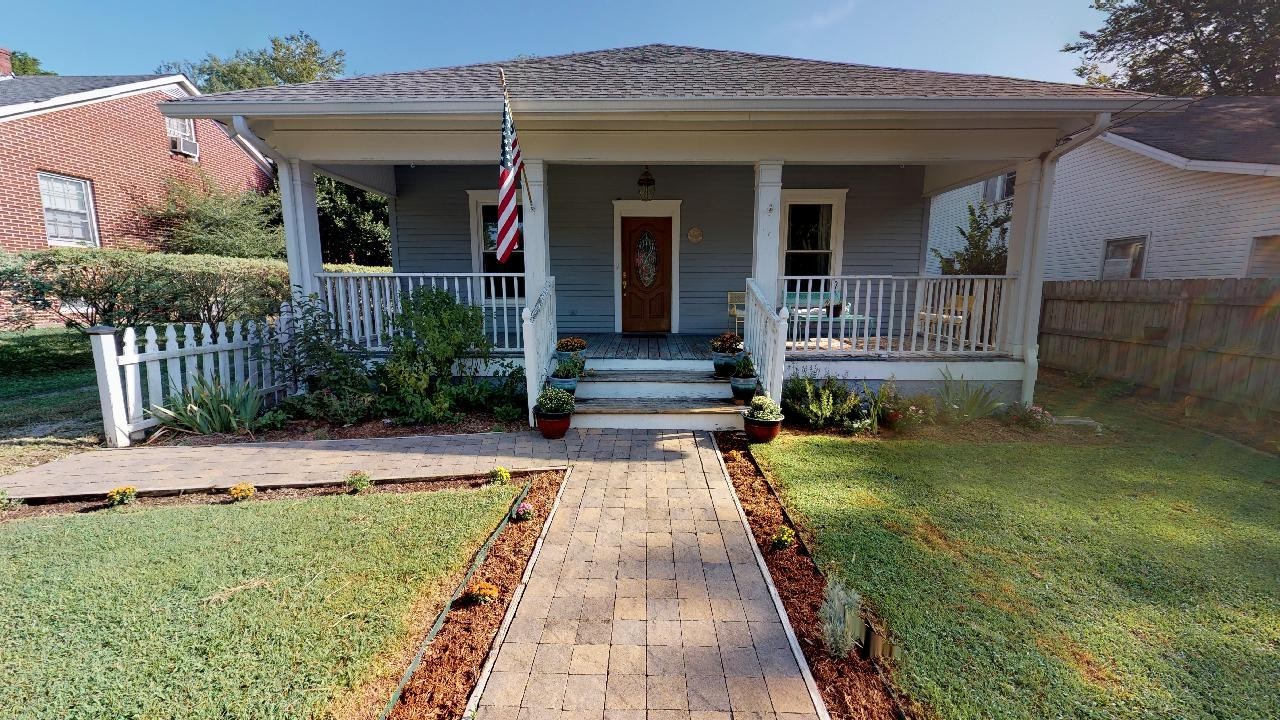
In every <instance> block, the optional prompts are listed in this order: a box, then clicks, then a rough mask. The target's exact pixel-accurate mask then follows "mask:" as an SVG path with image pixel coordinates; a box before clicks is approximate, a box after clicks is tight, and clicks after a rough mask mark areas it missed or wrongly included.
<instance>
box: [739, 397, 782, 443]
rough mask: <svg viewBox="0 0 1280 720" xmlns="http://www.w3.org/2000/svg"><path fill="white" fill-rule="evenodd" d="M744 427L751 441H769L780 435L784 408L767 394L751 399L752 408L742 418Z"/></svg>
mask: <svg viewBox="0 0 1280 720" xmlns="http://www.w3.org/2000/svg"><path fill="white" fill-rule="evenodd" d="M742 429H743V430H745V431H746V433H747V439H748V440H750V441H751V442H760V443H767V442H769V441H770V440H773V439H774V438H776V437H778V431H780V430H781V429H782V410H781V408H779V407H778V403H776V402H774V401H773V400H772V399H770V398H769V397H768V396H767V395H760V396H758V397H756V398H754V399H752V401H751V409H749V410H747V414H746V415H744V416H743V418H742Z"/></svg>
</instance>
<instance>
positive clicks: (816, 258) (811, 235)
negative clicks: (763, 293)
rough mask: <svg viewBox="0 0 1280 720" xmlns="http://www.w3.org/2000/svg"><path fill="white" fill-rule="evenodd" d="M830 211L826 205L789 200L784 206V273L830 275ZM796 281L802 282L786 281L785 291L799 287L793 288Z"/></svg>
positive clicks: (829, 206) (831, 253) (830, 208)
mask: <svg viewBox="0 0 1280 720" xmlns="http://www.w3.org/2000/svg"><path fill="white" fill-rule="evenodd" d="M832 212H833V208H832V206H831V205H828V204H818V203H790V204H788V205H787V223H786V251H785V256H784V258H783V274H784V275H818V276H821V277H827V276H830V275H831V274H832V270H833V263H832V260H833V251H832V242H831V217H832ZM798 282H801V283H802V281H796V280H792V281H789V283H788V287H787V292H797V291H798V290H800V288H799V287H795V285H796V283H798ZM802 284H807V283H802ZM804 289H805V290H808V289H809V288H808V287H806V288H804Z"/></svg>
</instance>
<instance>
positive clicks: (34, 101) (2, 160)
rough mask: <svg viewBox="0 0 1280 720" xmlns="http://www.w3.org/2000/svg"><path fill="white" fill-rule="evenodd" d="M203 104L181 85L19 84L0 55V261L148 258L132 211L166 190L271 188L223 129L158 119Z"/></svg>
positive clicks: (265, 172) (115, 79)
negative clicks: (27, 253) (74, 255)
mask: <svg viewBox="0 0 1280 720" xmlns="http://www.w3.org/2000/svg"><path fill="white" fill-rule="evenodd" d="M199 94H200V93H199V91H198V90H196V88H195V87H194V86H193V85H192V84H191V82H190V81H189V80H187V79H186V78H185V77H183V76H182V75H122V76H17V77H15V76H14V75H13V73H12V67H11V65H10V53H9V51H8V50H5V49H0V250H3V251H8V252H19V251H24V250H38V249H41V248H47V247H50V246H72V247H75V246H83V247H103V248H156V247H157V246H156V238H155V237H154V233H153V232H151V231H150V230H149V228H148V226H147V223H146V222H144V221H143V220H142V218H141V216H140V214H139V212H138V211H139V209H140V208H142V207H145V206H151V205H155V204H157V203H159V202H161V201H162V200H163V199H164V197H165V181H166V180H167V179H169V178H178V179H181V180H183V181H187V182H195V183H199V182H202V178H203V177H208V178H210V179H211V180H212V181H213V182H214V183H215V184H216V185H217V186H218V187H220V188H222V189H223V190H227V191H236V190H245V189H265V188H267V187H269V186H270V184H271V174H270V166H269V165H268V164H267V162H266V160H264V159H263V158H262V156H261V155H259V154H258V153H257V152H255V151H253V150H252V149H250V148H248V147H246V146H244V145H242V144H241V142H242V141H237V140H234V139H232V137H231V134H229V133H228V132H226V131H225V130H224V128H223V126H222V125H220V124H219V123H217V122H214V121H213V120H205V119H196V120H176V119H166V118H165V117H164V116H163V115H161V114H160V111H159V109H158V105H159V104H161V103H164V102H167V101H169V100H173V99H176V98H184V97H190V96H193V95H199Z"/></svg>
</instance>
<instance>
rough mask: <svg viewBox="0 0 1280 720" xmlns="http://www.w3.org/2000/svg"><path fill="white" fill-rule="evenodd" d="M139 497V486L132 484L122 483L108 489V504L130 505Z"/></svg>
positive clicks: (117, 505)
mask: <svg viewBox="0 0 1280 720" xmlns="http://www.w3.org/2000/svg"><path fill="white" fill-rule="evenodd" d="M137 498H138V488H136V487H134V486H132V485H121V486H120V487H115V488H111V489H110V490H108V491H107V504H108V505H110V506H111V507H119V506H121V505H128V504H129V503H131V502H133V501H134V500H136V499H137Z"/></svg>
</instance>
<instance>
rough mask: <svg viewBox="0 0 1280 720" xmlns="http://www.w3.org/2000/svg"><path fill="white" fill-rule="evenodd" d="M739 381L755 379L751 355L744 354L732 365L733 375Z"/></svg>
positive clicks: (754, 365) (754, 368)
mask: <svg viewBox="0 0 1280 720" xmlns="http://www.w3.org/2000/svg"><path fill="white" fill-rule="evenodd" d="M732 377H736V378H739V379H744V378H753V377H756V364H755V363H754V362H752V361H751V353H744V354H743V356H742V357H740V358H738V362H736V363H734V365H733V375H732Z"/></svg>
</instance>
